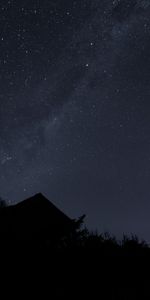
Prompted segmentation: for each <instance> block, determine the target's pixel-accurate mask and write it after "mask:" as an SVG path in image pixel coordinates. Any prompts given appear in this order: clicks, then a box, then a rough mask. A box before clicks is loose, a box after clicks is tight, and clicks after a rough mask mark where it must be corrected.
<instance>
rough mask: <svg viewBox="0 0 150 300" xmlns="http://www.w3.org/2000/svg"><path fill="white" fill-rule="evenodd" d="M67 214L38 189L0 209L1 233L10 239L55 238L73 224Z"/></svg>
mask: <svg viewBox="0 0 150 300" xmlns="http://www.w3.org/2000/svg"><path fill="white" fill-rule="evenodd" d="M74 224H75V222H74V220H72V219H70V218H69V217H68V216H66V215H65V214H64V213H63V212H62V211H60V210H59V209H58V208H57V207H56V206H55V205H54V204H52V203H51V202H50V201H49V200H48V199H47V198H45V197H44V196H43V195H42V194H41V193H39V194H36V195H35V196H33V197H31V198H28V199H26V200H24V201H22V202H19V203H17V204H15V205H11V206H6V207H2V208H1V209H0V237H1V238H3V239H5V240H7V241H9V240H11V241H12V239H13V240H17V241H18V240H19V241H34V243H35V241H38V242H41V241H46V240H49V241H52V242H54V241H57V240H59V239H60V238H62V237H63V236H66V235H67V234H69V233H70V232H71V231H72V230H73V228H74Z"/></svg>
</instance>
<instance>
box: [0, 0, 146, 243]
mask: <svg viewBox="0 0 150 300" xmlns="http://www.w3.org/2000/svg"><path fill="white" fill-rule="evenodd" d="M149 14H150V3H149V1H140V0H139V1H134V0H133V1H132V0H130V1H128V0H122V1H121V0H120V1H119V0H118V1H117V0H116V1H110V0H107V1H106V0H105V1H98V0H94V1H88V0H87V1H86V0H84V1H83V0H82V1H81V0H78V1H73V0H64V1H59V0H56V1H48V0H43V1H42V0H35V1H22V0H21V1H19V0H18V1H11V0H10V1H6V0H5V1H1V5H0V28H1V32H0V144H1V147H0V195H1V197H2V198H4V199H6V200H8V201H10V202H17V201H20V200H22V199H24V198H26V197H28V196H31V195H33V194H35V193H37V192H42V193H44V194H45V195H46V196H47V197H48V198H49V199H50V200H51V201H53V202H54V203H55V204H56V205H58V206H59V207H60V208H61V209H63V210H64V211H65V212H66V213H68V214H69V215H70V216H71V217H78V216H79V215H81V214H82V213H86V214H87V224H88V225H89V226H90V227H91V228H98V229H99V230H102V231H103V230H109V231H111V232H113V233H115V234H117V235H120V234H121V233H122V232H127V233H130V232H133V233H137V234H139V236H141V237H144V238H146V239H149V236H150V221H149V211H150V199H149V198H150V188H149V178H150V56H149V53H150V21H149Z"/></svg>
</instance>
